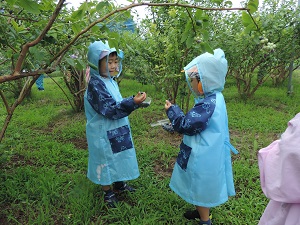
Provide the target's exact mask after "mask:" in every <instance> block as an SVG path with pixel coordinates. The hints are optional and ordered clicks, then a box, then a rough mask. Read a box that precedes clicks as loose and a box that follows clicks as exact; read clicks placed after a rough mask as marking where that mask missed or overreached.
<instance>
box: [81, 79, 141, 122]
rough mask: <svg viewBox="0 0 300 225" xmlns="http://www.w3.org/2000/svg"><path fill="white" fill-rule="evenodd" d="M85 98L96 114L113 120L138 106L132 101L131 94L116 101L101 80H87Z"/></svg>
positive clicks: (126, 114) (124, 115) (127, 113)
mask: <svg viewBox="0 0 300 225" xmlns="http://www.w3.org/2000/svg"><path fill="white" fill-rule="evenodd" d="M87 99H88V101H89V103H90V104H91V106H92V107H93V109H94V110H95V111H96V112H97V113H98V114H101V115H103V116H105V117H107V118H109V119H113V120H117V119H120V118H123V117H126V116H128V115H129V114H130V113H131V112H132V111H134V110H135V109H137V108H138V105H137V104H135V103H134V101H133V96H131V97H129V98H124V99H123V100H122V101H120V102H116V101H115V99H114V98H113V97H112V96H111V95H110V93H109V92H108V90H107V88H106V86H105V84H104V82H103V81H101V80H91V81H90V82H89V85H88V90H87Z"/></svg>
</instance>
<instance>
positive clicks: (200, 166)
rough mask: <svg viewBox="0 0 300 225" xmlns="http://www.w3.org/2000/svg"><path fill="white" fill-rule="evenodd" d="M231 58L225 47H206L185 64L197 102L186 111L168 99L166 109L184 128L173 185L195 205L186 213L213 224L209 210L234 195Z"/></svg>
mask: <svg viewBox="0 0 300 225" xmlns="http://www.w3.org/2000/svg"><path fill="white" fill-rule="evenodd" d="M227 68H228V66H227V60H226V58H225V54H224V52H223V50H221V49H216V50H214V54H210V53H204V54H202V55H200V56H198V57H196V58H195V59H193V60H192V61H191V62H190V63H189V64H188V65H187V66H186V67H185V68H184V71H185V75H186V79H187V82H188V85H189V87H190V89H191V91H192V93H193V94H194V96H195V105H194V107H193V108H192V109H191V110H190V111H189V112H188V113H187V114H184V113H183V111H182V110H181V109H180V108H179V107H178V106H177V105H173V104H171V103H170V102H169V101H168V100H167V101H166V103H165V109H166V113H167V115H168V117H169V119H170V121H171V124H172V127H173V129H174V130H175V131H176V132H179V133H181V134H184V136H183V140H182V142H181V144H180V152H179V154H178V157H177V161H176V164H175V166H174V170H173V173H172V177H171V181H170V188H171V189H172V190H173V191H174V192H175V193H176V194H178V195H179V196H180V197H181V198H183V199H184V200H185V201H187V202H188V203H191V204H193V205H195V206H196V210H192V211H187V212H186V213H185V214H184V216H185V217H186V218H187V219H196V218H199V219H200V224H201V225H204V224H206V225H211V224H212V223H211V219H210V217H209V211H210V208H211V207H215V206H218V205H220V204H222V203H224V202H226V201H227V200H228V197H229V196H233V195H235V189H234V183H233V174H232V166H231V151H233V152H234V153H237V151H236V149H235V148H234V147H233V146H232V145H231V144H230V140H229V131H228V118H227V111H226V104H225V101H224V97H223V94H222V93H221V92H222V90H223V89H224V84H225V76H226V74H227Z"/></svg>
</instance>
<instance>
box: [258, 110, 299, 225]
mask: <svg viewBox="0 0 300 225" xmlns="http://www.w3.org/2000/svg"><path fill="white" fill-rule="evenodd" d="M258 165H259V170H260V180H261V187H262V190H263V192H264V194H265V195H266V196H267V197H268V198H269V199H270V202H269V204H268V206H267V208H266V209H265V212H264V214H263V216H262V217H261V219H260V222H259V225H267V224H268V225H300V113H298V114H297V115H296V116H295V117H294V118H293V119H292V120H290V121H289V122H288V127H287V129H286V130H285V132H284V133H283V134H282V135H281V138H280V140H276V141H274V142H273V143H271V144H270V145H269V146H268V147H266V148H263V149H261V150H259V152H258Z"/></svg>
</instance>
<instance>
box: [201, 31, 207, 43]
mask: <svg viewBox="0 0 300 225" xmlns="http://www.w3.org/2000/svg"><path fill="white" fill-rule="evenodd" d="M200 33H201V35H202V37H203V40H204V41H208V39H209V33H208V31H207V30H204V29H202V30H200Z"/></svg>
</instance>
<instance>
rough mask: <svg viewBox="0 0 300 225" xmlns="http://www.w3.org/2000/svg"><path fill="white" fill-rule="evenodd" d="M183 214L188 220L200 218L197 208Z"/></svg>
mask: <svg viewBox="0 0 300 225" xmlns="http://www.w3.org/2000/svg"><path fill="white" fill-rule="evenodd" d="M183 216H184V217H185V218H186V219H188V220H194V219H200V215H199V212H198V211H197V210H196V209H195V210H188V211H186V212H185V213H184V214H183Z"/></svg>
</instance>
